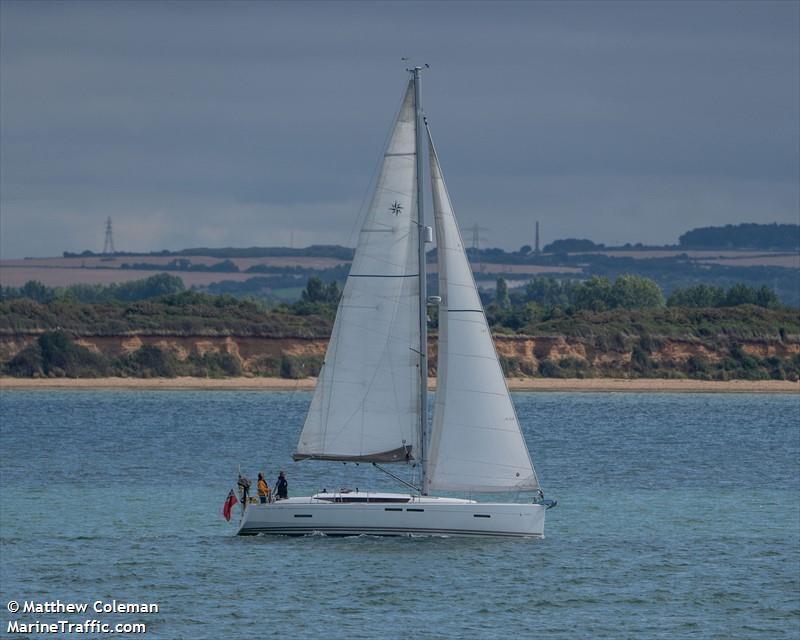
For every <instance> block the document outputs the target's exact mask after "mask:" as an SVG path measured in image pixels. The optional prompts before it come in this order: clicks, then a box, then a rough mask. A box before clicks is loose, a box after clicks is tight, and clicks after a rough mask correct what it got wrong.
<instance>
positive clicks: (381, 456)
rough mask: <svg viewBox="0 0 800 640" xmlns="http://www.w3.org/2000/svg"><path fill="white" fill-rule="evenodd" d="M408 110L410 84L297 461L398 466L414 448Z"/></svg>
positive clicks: (415, 329) (411, 133)
mask: <svg viewBox="0 0 800 640" xmlns="http://www.w3.org/2000/svg"><path fill="white" fill-rule="evenodd" d="M415 108H416V106H415V104H414V86H413V82H409V85H408V88H407V90H406V93H405V97H404V99H403V103H402V106H401V108H400V113H399V115H398V117H397V121H396V122H395V125H394V129H393V131H392V135H391V138H390V140H389V144H388V146H387V148H386V152H385V154H384V158H383V166H382V168H381V172H380V175H379V178H378V181H377V185H376V191H375V195H374V197H373V200H372V203H371V205H370V208H369V210H368V213H367V216H366V219H365V221H364V225H363V226H362V228H361V232H360V235H359V239H358V245H357V246H356V251H355V255H354V257H353V264H352V266H351V269H350V275H349V276H348V278H347V282H346V284H345V287H344V292H343V294H342V300H341V302H340V303H339V309H338V312H337V314H336V321H335V322H334V326H333V333H332V335H331V340H330V343H329V344H328V350H327V352H326V354H325V363H324V365H323V367H322V371H321V372H320V376H319V380H318V382H317V386H316V389H315V390H314V397H313V399H312V401H311V406H310V408H309V411H308V415H307V416H306V421H305V425H304V426H303V431H302V433H301V434H300V441H299V442H298V446H297V452H296V453H295V455H294V457H295V459H304V458H318V459H327V460H358V461H362V460H363V461H372V462H400V461H406V460H408V459H410V458H411V457H413V455H414V453H415V452H417V451H418V450H419V417H418V416H419V384H420V382H419V376H420V371H419V356H418V355H417V351H416V349H417V345H418V343H419V323H418V321H417V319H418V317H419V280H418V276H419V274H418V271H419V268H418V264H417V261H418V255H417V251H418V238H419V236H418V233H419V231H418V224H417V208H416V204H415V202H414V197H413V196H414V193H415V189H416V184H417V183H416V171H415V162H416V143H415V137H416V117H415Z"/></svg>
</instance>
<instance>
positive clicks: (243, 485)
mask: <svg viewBox="0 0 800 640" xmlns="http://www.w3.org/2000/svg"><path fill="white" fill-rule="evenodd" d="M236 484H238V485H239V492H240V493H241V496H242V511H244V510H245V509H246V508H247V499H248V497H249V496H250V480H248V479H247V477H246V476H243V475H242V474H241V473H240V474H239V480H238V482H237V483H236Z"/></svg>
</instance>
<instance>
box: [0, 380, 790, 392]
mask: <svg viewBox="0 0 800 640" xmlns="http://www.w3.org/2000/svg"><path fill="white" fill-rule="evenodd" d="M506 382H507V384H508V388H509V389H510V390H511V391H579V392H603V393H608V392H615V391H616V392H625V393H631V392H640V393H800V382H791V381H789V380H727V381H721V380H676V379H660V378H634V379H628V378H581V379H578V378H508V379H506ZM315 384H316V378H303V379H301V380H289V379H286V378H219V379H213V378H186V377H181V378H6V377H0V391H6V390H15V389H19V390H36V389H42V390H44V389H144V390H154V389H156V390H157V389H164V390H180V389H187V390H198V389H207V390H218V389H241V390H257V389H261V390H274V391H294V390H309V389H313V388H314V386H315ZM428 387H429V388H430V389H431V390H433V389H435V388H436V380H435V378H434V379H431V380H430V381H429V383H428Z"/></svg>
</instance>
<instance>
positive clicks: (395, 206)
mask: <svg viewBox="0 0 800 640" xmlns="http://www.w3.org/2000/svg"><path fill="white" fill-rule="evenodd" d="M402 210H403V205H402V204H400V203H399V202H398V201H397V200H395V201H394V202H393V203H392V205H391V206H390V207H389V211H391V212H392V213H393V214H394V215H396V216H399V215H400V212H401V211H402Z"/></svg>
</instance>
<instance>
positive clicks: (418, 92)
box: [411, 65, 428, 495]
mask: <svg viewBox="0 0 800 640" xmlns="http://www.w3.org/2000/svg"><path fill="white" fill-rule="evenodd" d="M425 66H426V67H427V65H425ZM421 71H422V67H414V68H413V69H411V73H412V74H413V77H414V107H415V108H416V145H415V146H416V152H417V158H416V160H417V167H416V172H417V225H418V228H419V233H418V234H417V237H418V240H419V464H420V469H421V476H420V479H421V490H422V495H427V494H428V474H427V466H428V460H427V448H428V447H427V444H428V443H427V440H428V292H427V283H428V280H427V268H426V266H427V265H426V261H425V241H426V239H427V235H428V233H427V230H426V228H425V212H424V209H423V185H422V170H423V169H422V144H423V142H422V128H423V115H422V86H421V80H422V78H421V76H420V72H421Z"/></svg>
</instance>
